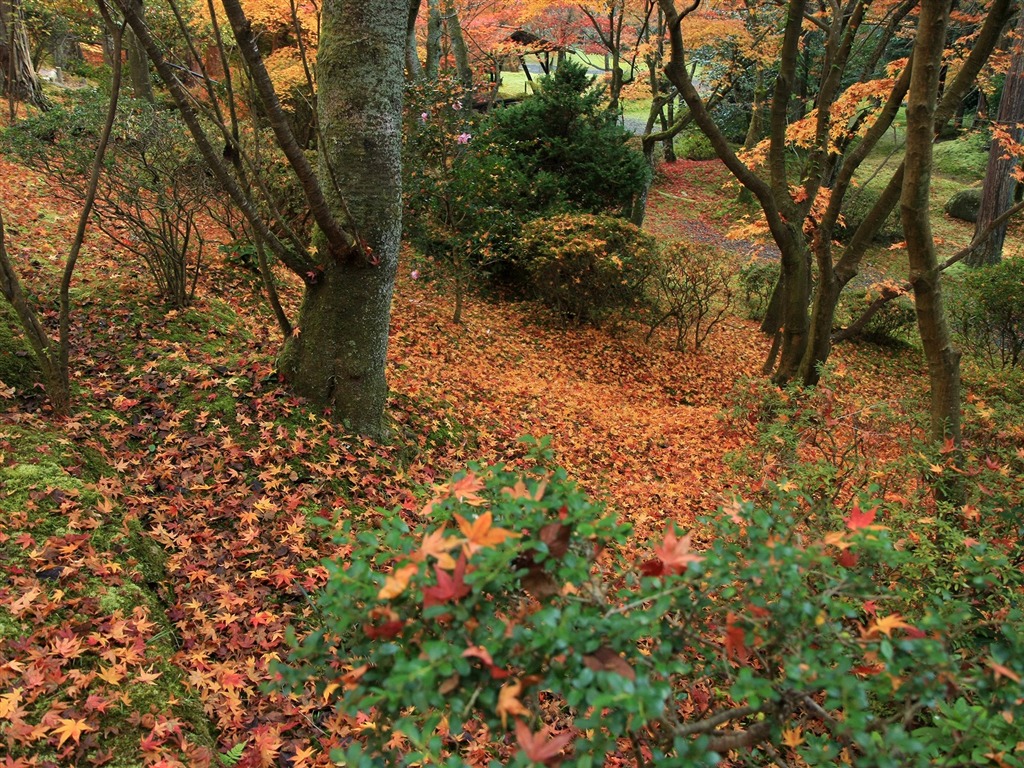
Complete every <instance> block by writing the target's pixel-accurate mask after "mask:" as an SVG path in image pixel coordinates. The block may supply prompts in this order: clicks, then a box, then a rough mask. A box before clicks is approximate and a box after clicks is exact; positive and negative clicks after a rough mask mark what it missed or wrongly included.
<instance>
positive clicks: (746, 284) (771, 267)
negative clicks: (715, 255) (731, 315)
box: [739, 256, 779, 320]
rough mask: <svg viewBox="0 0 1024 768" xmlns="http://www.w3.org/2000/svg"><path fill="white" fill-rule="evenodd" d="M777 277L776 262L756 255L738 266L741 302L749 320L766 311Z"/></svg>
mask: <svg viewBox="0 0 1024 768" xmlns="http://www.w3.org/2000/svg"><path fill="white" fill-rule="evenodd" d="M778 279H779V264H778V262H774V261H768V260H766V259H760V258H757V257H756V256H755V257H754V258H752V259H751V260H750V261H748V262H747V263H746V264H744V265H743V266H742V267H740V271H739V282H740V290H741V292H742V293H741V295H742V297H743V304H744V306H746V308H747V316H748V317H750V319H751V320H760V319H761V318H763V317H764V313H765V312H767V311H768V303H769V302H770V301H771V299H772V292H773V291H774V290H775V283H776V282H778Z"/></svg>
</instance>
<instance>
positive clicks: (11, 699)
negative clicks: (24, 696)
mask: <svg viewBox="0 0 1024 768" xmlns="http://www.w3.org/2000/svg"><path fill="white" fill-rule="evenodd" d="M22 690H23V689H21V688H15V689H14V690H13V691H11V692H10V693H5V694H3V695H2V696H0V719H3V718H8V717H10V716H11V713H12V712H15V711H16V710H17V709H18V707H19V705H20V704H21V692H22Z"/></svg>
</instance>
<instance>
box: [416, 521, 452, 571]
mask: <svg viewBox="0 0 1024 768" xmlns="http://www.w3.org/2000/svg"><path fill="white" fill-rule="evenodd" d="M444 531H445V526H441V528H440V529H438V530H436V531H432V532H430V533H428V534H427V535H426V536H424V537H423V543H422V544H421V545H420V548H419V551H418V552H416V554H414V555H413V556H412V559H413V560H415V561H416V562H420V563H421V562H424V561H425V560H426V559H427V558H428V557H433V558H434V559H436V560H437V564H438V565H439V566H440V567H441V568H445V569H446V570H449V571H451V570H454V569H455V558H453V557H452V556H451V555H450V554H448V553H449V552H451V551H452V550H453V549H455V548H456V547H457V546H459V545H460V544H462V541H463V540H462V539H460V538H458V537H456V536H445V535H444Z"/></svg>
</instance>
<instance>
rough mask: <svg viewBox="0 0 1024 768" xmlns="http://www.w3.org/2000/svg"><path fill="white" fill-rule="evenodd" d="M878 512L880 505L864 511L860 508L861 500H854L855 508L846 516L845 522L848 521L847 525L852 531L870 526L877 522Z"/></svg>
mask: <svg viewBox="0 0 1024 768" xmlns="http://www.w3.org/2000/svg"><path fill="white" fill-rule="evenodd" d="M877 512H878V507H872V508H871V509H868V510H864V511H862V510H861V508H860V502H858V501H856V500H854V502H853V509H852V510H850V514H849V515H848V516H847V517H846V518H844V520H843V522H844V523H846V527H847V528H849V529H850V530H851V531H858V530H861V529H862V528H870V527H871V525H872V523H874V522H875V515H876V514H877Z"/></svg>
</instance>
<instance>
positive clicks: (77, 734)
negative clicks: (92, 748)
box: [53, 717, 96, 747]
mask: <svg viewBox="0 0 1024 768" xmlns="http://www.w3.org/2000/svg"><path fill="white" fill-rule="evenodd" d="M94 730H96V729H95V728H92V727H91V726H90V725H89V724H88V723H87V722H86V721H85V720H69V719H67V718H64V717H62V718H60V725H59V726H57V727H56V728H54V729H53V732H54V733H55V734H57V735H58V736H60V739H59V740H58V741H57V746H58V747H62V746H64V742H65V741H67V740H68V739H71V740H72V741H74V742H75V744H77V743H78V740H79V739H80V738H81V737H82V734H83V733H85V732H86V731H94Z"/></svg>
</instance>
